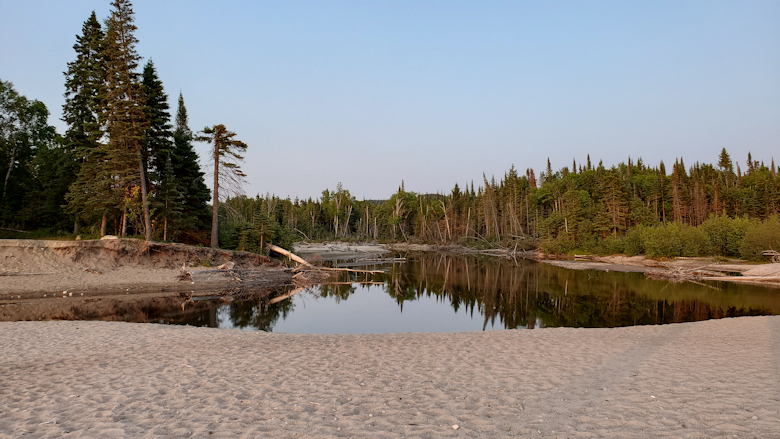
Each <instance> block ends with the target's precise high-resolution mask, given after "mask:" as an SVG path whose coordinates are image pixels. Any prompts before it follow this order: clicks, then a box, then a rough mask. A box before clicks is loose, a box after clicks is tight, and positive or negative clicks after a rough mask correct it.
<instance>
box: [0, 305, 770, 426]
mask: <svg viewBox="0 0 780 439" xmlns="http://www.w3.org/2000/svg"><path fill="white" fill-rule="evenodd" d="M0 334H2V337H0V437H25V436H29V437H44V438H45V437H190V436H193V437H507V436H520V437H550V438H556V437H557V438H568V437H616V438H617V437H620V438H624V437H636V438H640V437H641V438H645V437H718V436H720V437H760V438H770V437H780V414H779V413H778V412H779V411H780V401H778V400H779V399H780V317H777V316H775V317H742V318H735V319H723V320H711V321H706V322H698V323H684V324H674V325H664V326H644V327H629V328H617V329H570V328H561V329H541V330H509V331H505V330H501V331H492V332H475V333H456V334H413V333H409V334H390V335H291V334H273V333H262V332H248V331H240V330H224V329H222V330H215V329H208V328H195V327H176V326H164V325H154V324H132V323H117V322H84V321H70V322H65V321H50V322H6V323H0ZM454 426H457V428H455V427H454Z"/></svg>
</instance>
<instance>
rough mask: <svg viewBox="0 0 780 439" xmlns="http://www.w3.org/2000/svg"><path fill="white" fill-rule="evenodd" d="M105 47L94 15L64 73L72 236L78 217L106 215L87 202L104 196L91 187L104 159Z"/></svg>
mask: <svg viewBox="0 0 780 439" xmlns="http://www.w3.org/2000/svg"><path fill="white" fill-rule="evenodd" d="M105 44H106V41H105V32H103V28H102V27H101V25H100V22H98V20H97V17H95V12H94V11H93V12H92V15H90V17H89V18H88V19H87V21H85V22H84V25H83V26H82V35H80V36H76V44H75V45H74V46H73V50H75V51H76V60H75V61H73V62H70V63H68V71H67V72H65V104H64V105H63V106H62V121H63V122H65V123H66V124H68V128H67V131H66V132H65V138H64V147H65V153H66V154H67V155H70V156H72V160H63V166H66V167H68V168H69V169H71V170H72V171H71V172H72V175H73V179H72V181H71V182H70V183H69V184H70V190H69V194H68V195H67V199H68V200H69V202H70V203H69V206H68V208H67V210H68V211H69V212H70V213H72V214H73V215H74V233H78V232H79V230H78V225H79V217H87V218H88V217H90V216H91V215H93V214H94V213H98V214H104V213H106V212H105V208H103V209H101V208H100V207H99V206H95V204H96V203H95V202H97V203H98V204H102V203H100V201H98V200H91V202H90V200H88V199H89V198H91V197H90V196H89V195H90V194H91V193H93V194H95V195H96V196H98V197H100V196H103V197H105V196H106V195H107V194H105V193H102V192H101V191H100V190H98V188H96V187H94V186H95V185H96V184H97V183H98V182H96V181H95V178H96V173H97V169H98V167H99V166H101V161H102V160H101V157H102V156H103V155H104V151H102V150H101V145H100V141H101V138H102V137H103V135H104V130H103V125H102V123H101V122H102V119H103V113H104V111H103V110H104V100H105V91H106V90H105V80H106V71H105V63H104V52H105ZM88 208H92V209H89V210H88ZM93 209H94V210H93Z"/></svg>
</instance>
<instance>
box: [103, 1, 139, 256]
mask: <svg viewBox="0 0 780 439" xmlns="http://www.w3.org/2000/svg"><path fill="white" fill-rule="evenodd" d="M111 5H112V6H113V8H114V10H113V11H111V15H110V16H109V18H108V19H107V20H106V25H107V28H108V31H107V33H106V40H107V45H106V50H105V56H106V76H107V78H108V79H107V83H106V84H107V93H106V122H107V127H108V134H109V144H108V148H107V149H106V158H107V161H106V164H107V166H105V169H102V170H101V174H102V175H100V176H101V177H103V178H110V179H112V180H113V181H114V182H115V184H114V186H113V187H112V189H113V190H112V192H113V194H114V195H115V196H116V195H118V196H119V197H120V198H121V197H122V196H123V194H125V193H127V192H128V189H131V188H132V187H133V186H135V185H138V186H140V192H141V210H142V214H143V231H144V237H145V238H146V240H147V241H150V240H151V239H152V222H151V218H150V212H149V195H148V190H147V179H146V169H145V168H146V166H145V163H144V152H143V150H144V134H145V132H146V129H147V126H148V121H147V120H146V115H145V113H144V105H145V103H144V99H143V90H142V87H141V83H140V80H139V77H138V76H139V75H138V73H137V72H136V69H137V68H138V61H139V60H140V56H139V55H138V54H137V52H136V50H135V45H136V43H137V42H138V40H137V39H136V38H135V35H134V33H135V30H136V26H135V24H133V21H134V18H133V9H132V4H131V3H130V1H129V0H114V1H113V2H112V3H111Z"/></svg>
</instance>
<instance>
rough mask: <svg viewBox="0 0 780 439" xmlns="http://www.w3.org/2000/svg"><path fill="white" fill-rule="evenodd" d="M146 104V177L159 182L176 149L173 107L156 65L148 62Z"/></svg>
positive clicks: (144, 85) (145, 87) (144, 78)
mask: <svg viewBox="0 0 780 439" xmlns="http://www.w3.org/2000/svg"><path fill="white" fill-rule="evenodd" d="M141 84H142V86H143V91H144V98H145V102H146V105H145V106H144V113H145V114H146V120H147V122H148V123H149V125H148V126H147V127H146V133H145V135H144V142H145V148H144V154H145V155H146V163H147V171H149V172H148V174H147V178H148V180H149V181H150V182H152V183H159V181H160V180H161V175H162V174H163V173H164V172H165V166H166V163H167V161H168V159H169V157H170V155H171V152H172V150H173V142H171V137H172V136H173V132H172V127H171V114H170V111H169V110H170V106H169V105H168V95H167V94H165V90H164V89H163V85H162V81H160V78H159V77H158V76H157V70H156V69H155V68H154V63H153V62H152V60H149V61H148V62H147V63H146V65H145V66H144V72H143V81H142V82H141Z"/></svg>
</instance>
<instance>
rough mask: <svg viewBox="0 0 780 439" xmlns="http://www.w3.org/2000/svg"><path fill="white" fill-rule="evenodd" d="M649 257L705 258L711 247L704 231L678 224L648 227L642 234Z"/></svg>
mask: <svg viewBox="0 0 780 439" xmlns="http://www.w3.org/2000/svg"><path fill="white" fill-rule="evenodd" d="M642 237H643V238H644V239H643V241H644V247H645V252H646V254H647V255H648V256H650V257H669V258H674V257H679V256H688V257H692V256H705V255H707V254H709V253H710V251H711V247H710V245H709V240H708V239H707V234H706V233H704V230H702V229H700V228H697V227H693V226H689V225H685V224H679V223H669V224H666V225H660V226H656V227H648V228H646V229H645V230H644V233H643V234H642Z"/></svg>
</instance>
